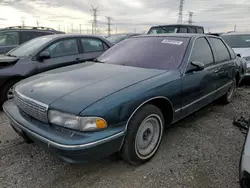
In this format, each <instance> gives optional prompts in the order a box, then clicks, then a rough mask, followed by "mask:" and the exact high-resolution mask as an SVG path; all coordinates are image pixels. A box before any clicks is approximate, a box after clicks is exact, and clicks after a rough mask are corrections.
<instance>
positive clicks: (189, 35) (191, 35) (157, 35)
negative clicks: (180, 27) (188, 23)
mask: <svg viewBox="0 0 250 188" xmlns="http://www.w3.org/2000/svg"><path fill="white" fill-rule="evenodd" d="M200 36H209V35H206V34H202V33H201V34H199V33H169V34H147V35H138V36H134V37H133V38H140V37H185V38H192V37H200ZM211 37H216V36H213V35H211Z"/></svg>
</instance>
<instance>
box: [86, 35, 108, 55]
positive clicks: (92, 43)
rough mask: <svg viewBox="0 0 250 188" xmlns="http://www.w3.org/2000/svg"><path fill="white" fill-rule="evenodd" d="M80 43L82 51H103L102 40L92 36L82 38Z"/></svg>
mask: <svg viewBox="0 0 250 188" xmlns="http://www.w3.org/2000/svg"><path fill="white" fill-rule="evenodd" d="M81 44H82V47H83V51H84V53H89V52H101V51H104V48H103V44H102V41H101V40H99V39H94V38H82V39H81Z"/></svg>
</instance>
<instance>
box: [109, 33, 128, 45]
mask: <svg viewBox="0 0 250 188" xmlns="http://www.w3.org/2000/svg"><path fill="white" fill-rule="evenodd" d="M126 37H127V35H113V36H109V37H107V38H106V39H107V40H108V41H109V42H112V43H114V44H116V43H118V42H121V41H122V40H124V39H125V38H126Z"/></svg>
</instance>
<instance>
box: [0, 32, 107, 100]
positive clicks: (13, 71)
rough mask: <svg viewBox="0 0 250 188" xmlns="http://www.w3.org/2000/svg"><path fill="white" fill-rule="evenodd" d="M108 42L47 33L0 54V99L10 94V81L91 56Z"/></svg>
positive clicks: (13, 82) (97, 38) (11, 88)
mask: <svg viewBox="0 0 250 188" xmlns="http://www.w3.org/2000/svg"><path fill="white" fill-rule="evenodd" d="M111 46H112V44H111V43H110V42H108V41H106V40H105V39H104V38H103V37H97V36H89V35H66V34H58V35H47V36H43V37H38V38H35V39H32V40H30V41H28V42H26V43H24V44H22V45H20V46H18V47H17V48H15V49H13V50H11V51H10V52H8V53H7V54H5V55H0V103H3V102H4V101H6V100H7V99H11V98H12V97H13V87H12V86H13V85H14V84H15V83H17V82H18V81H20V80H22V79H23V78H27V77H29V76H31V75H34V74H37V73H40V72H44V71H47V70H51V69H55V68H59V67H62V66H66V65H73V64H76V63H82V62H84V61H88V60H93V59H95V58H97V57H98V56H100V55H101V54H102V53H103V52H104V51H106V50H107V49H109V48H110V47H111Z"/></svg>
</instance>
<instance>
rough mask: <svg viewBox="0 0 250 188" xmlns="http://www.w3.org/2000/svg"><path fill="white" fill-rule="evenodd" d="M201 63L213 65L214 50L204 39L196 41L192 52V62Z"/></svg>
mask: <svg viewBox="0 0 250 188" xmlns="http://www.w3.org/2000/svg"><path fill="white" fill-rule="evenodd" d="M192 61H199V62H202V63H204V65H205V66H208V65H210V64H213V62H214V59H213V54H212V50H211V48H210V46H209V44H208V42H207V40H206V39H205V38H204V37H202V38H198V39H197V40H196V41H195V44H194V48H193V51H192V55H191V59H190V62H192Z"/></svg>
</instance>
